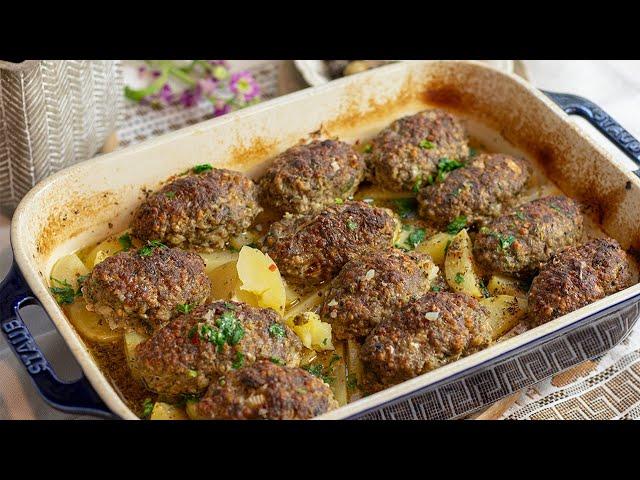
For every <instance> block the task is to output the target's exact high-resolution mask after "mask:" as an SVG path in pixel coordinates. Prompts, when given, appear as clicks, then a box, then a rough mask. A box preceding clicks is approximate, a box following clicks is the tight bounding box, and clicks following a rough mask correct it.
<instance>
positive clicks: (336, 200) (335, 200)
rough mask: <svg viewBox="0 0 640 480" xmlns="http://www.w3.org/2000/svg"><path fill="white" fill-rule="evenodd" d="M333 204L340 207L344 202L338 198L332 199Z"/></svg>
mask: <svg viewBox="0 0 640 480" xmlns="http://www.w3.org/2000/svg"><path fill="white" fill-rule="evenodd" d="M334 202H335V203H336V205H342V204H343V203H344V200H343V199H341V198H339V197H338V198H335V199H334Z"/></svg>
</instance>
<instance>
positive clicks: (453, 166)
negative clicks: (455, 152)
mask: <svg viewBox="0 0 640 480" xmlns="http://www.w3.org/2000/svg"><path fill="white" fill-rule="evenodd" d="M460 167H464V163H462V162H461V161H459V160H453V159H451V158H441V159H440V161H439V162H438V173H437V175H436V182H442V181H444V179H445V178H447V174H448V173H449V172H453V171H454V170H457V169H458V168H460Z"/></svg>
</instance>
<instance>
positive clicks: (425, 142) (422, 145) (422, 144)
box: [418, 138, 435, 150]
mask: <svg viewBox="0 0 640 480" xmlns="http://www.w3.org/2000/svg"><path fill="white" fill-rule="evenodd" d="M418 146H419V147H420V148H424V149H427V150H431V149H432V148H434V147H435V145H434V144H433V143H431V142H430V141H429V140H427V139H426V138H425V139H424V140H422V141H421V142H420V143H419V144H418Z"/></svg>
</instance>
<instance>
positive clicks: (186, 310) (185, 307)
mask: <svg viewBox="0 0 640 480" xmlns="http://www.w3.org/2000/svg"><path fill="white" fill-rule="evenodd" d="M176 310H177V311H178V312H179V313H189V312H190V311H191V310H193V305H191V304H190V303H183V304H181V305H178V306H177V307H176Z"/></svg>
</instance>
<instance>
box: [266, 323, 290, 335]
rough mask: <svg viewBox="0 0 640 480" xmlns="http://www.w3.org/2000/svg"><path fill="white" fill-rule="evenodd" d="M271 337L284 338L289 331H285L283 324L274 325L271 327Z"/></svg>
mask: <svg viewBox="0 0 640 480" xmlns="http://www.w3.org/2000/svg"><path fill="white" fill-rule="evenodd" d="M269 335H271V336H272V337H280V338H283V337H285V336H286V335H287V331H286V330H285V329H284V325H282V324H281V323H273V324H272V325H271V326H270V327H269Z"/></svg>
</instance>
